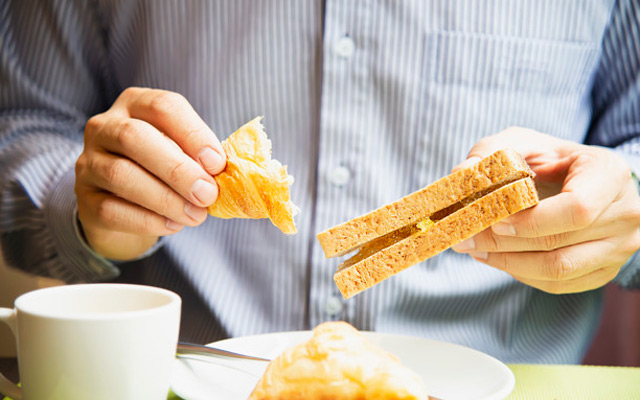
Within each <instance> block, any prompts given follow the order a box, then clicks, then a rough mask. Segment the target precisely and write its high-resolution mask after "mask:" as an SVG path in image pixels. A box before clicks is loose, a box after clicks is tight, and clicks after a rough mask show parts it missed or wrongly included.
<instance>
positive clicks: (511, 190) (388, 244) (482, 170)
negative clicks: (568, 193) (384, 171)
mask: <svg viewBox="0 0 640 400" xmlns="http://www.w3.org/2000/svg"><path fill="white" fill-rule="evenodd" d="M533 175H534V174H533V171H531V169H530V168H529V166H528V164H527V163H526V161H525V160H524V159H523V158H522V156H520V155H519V154H518V153H516V152H515V151H513V150H510V149H503V150H499V151H497V152H495V153H493V154H491V155H489V156H487V157H485V158H483V159H482V160H480V161H479V162H477V163H476V164H474V165H471V166H469V167H467V168H463V169H460V170H458V171H456V172H454V173H452V174H450V175H448V176H445V177H443V178H441V179H439V180H437V181H435V182H434V183H432V184H430V185H428V186H426V187H424V188H422V189H420V190H418V191H416V192H414V193H411V194H409V195H407V196H405V197H403V198H401V199H399V200H397V201H395V202H393V203H390V204H387V205H384V206H382V207H380V208H378V209H376V210H374V211H372V212H370V213H367V214H365V215H362V216H359V217H357V218H354V219H352V220H349V221H346V222H344V223H342V224H340V225H337V226H334V227H332V228H330V229H327V230H326V231H324V232H321V233H319V234H318V235H317V239H318V241H319V242H320V245H321V246H322V248H323V250H324V253H325V256H326V257H328V258H330V257H338V256H342V255H345V254H347V253H350V252H354V251H357V253H356V254H355V255H354V256H353V257H351V258H349V259H347V260H346V261H345V262H344V263H342V264H341V265H340V267H339V268H338V271H337V272H336V273H335V274H334V280H335V282H336V284H337V286H338V288H339V289H340V292H341V293H342V295H343V296H344V298H349V297H352V296H354V295H355V294H357V293H360V292H362V291H363V290H366V289H368V288H370V287H371V286H373V285H375V284H378V283H380V282H382V281H383V280H385V279H387V278H388V277H390V276H392V275H394V274H397V273H398V272H400V271H402V270H404V269H406V268H408V267H410V266H412V265H414V264H416V263H419V262H421V261H424V260H426V259H427V258H430V257H432V256H435V255H436V254H439V253H441V252H442V251H444V250H446V249H448V248H449V247H451V246H453V245H455V244H457V243H460V242H462V241H463V240H465V239H467V238H470V237H471V236H473V235H475V234H477V233H479V232H481V231H483V230H484V229H486V228H488V227H489V226H491V225H493V224H494V223H496V222H498V221H499V220H501V219H503V218H505V217H507V216H509V215H511V214H514V213H516V212H518V211H521V210H524V209H526V208H529V207H532V206H534V205H535V204H537V203H538V194H537V191H536V188H535V185H534V183H533V179H532V177H533Z"/></svg>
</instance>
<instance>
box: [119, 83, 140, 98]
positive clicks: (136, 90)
mask: <svg viewBox="0 0 640 400" xmlns="http://www.w3.org/2000/svg"><path fill="white" fill-rule="evenodd" d="M143 91H144V89H143V88H140V87H136V86H129V87H128V88H126V89H124V90H123V91H122V93H120V97H122V98H124V99H134V98H136V97H138V96H140V94H141V93H142V92H143Z"/></svg>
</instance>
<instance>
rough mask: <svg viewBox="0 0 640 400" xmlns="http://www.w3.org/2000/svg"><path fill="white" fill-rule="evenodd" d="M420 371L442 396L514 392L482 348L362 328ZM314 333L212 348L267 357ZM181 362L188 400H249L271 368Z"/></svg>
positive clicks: (176, 381) (497, 399)
mask: <svg viewBox="0 0 640 400" xmlns="http://www.w3.org/2000/svg"><path fill="white" fill-rule="evenodd" d="M363 334H364V335H366V336H367V338H368V339H369V340H371V341H372V342H374V343H377V344H379V345H380V346H382V347H383V348H385V349H386V350H388V351H390V352H392V353H393V354H395V355H396V356H398V357H399V358H400V360H401V361H402V363H403V364H404V365H406V366H407V367H409V368H411V369H413V370H414V371H415V372H417V373H418V374H420V376H422V378H423V379H424V381H425V383H426V385H427V389H428V390H429V394H430V395H431V396H435V397H439V398H441V399H443V400H501V399H504V398H505V397H507V395H509V393H511V391H512V390H513V387H514V385H515V378H514V376H513V373H512V372H511V370H510V369H509V368H508V367H507V366H506V365H504V364H503V363H501V362H500V361H498V360H496V359H495V358H493V357H491V356H489V355H487V354H484V353H482V352H479V351H476V350H472V349H470V348H467V347H464V346H459V345H455V344H451V343H445V342H438V341H435V340H429V339H423V338H418V337H411V336H400V335H390V334H383V333H375V332H363ZM310 337H311V332H310V331H299V332H281V333H270V334H265V335H256V336H245V337H240V338H235V339H227V340H222V341H219V342H215V343H212V344H211V346H214V347H218V348H221V349H225V350H230V351H235V352H238V353H243V354H250V355H255V356H258V357H264V358H269V359H271V358H274V357H276V356H277V355H278V354H280V353H281V352H282V351H283V350H284V349H286V348H288V347H291V346H293V345H296V344H298V343H302V342H304V341H306V340H308V339H309V338H310ZM215 362H216V363H215V364H214V363H211V362H206V361H201V360H184V359H181V360H177V361H176V364H175V369H174V376H173V379H172V383H171V389H172V390H173V391H174V393H176V394H177V395H178V396H180V397H182V398H183V399H185V400H210V399H228V400H246V399H247V397H248V396H249V394H250V393H251V390H253V387H254V386H255V384H256V382H257V381H258V379H259V378H260V376H262V373H263V372H264V369H265V368H266V364H267V363H265V362H259V361H246V360H236V359H233V360H229V361H227V360H223V361H218V359H216V360H215Z"/></svg>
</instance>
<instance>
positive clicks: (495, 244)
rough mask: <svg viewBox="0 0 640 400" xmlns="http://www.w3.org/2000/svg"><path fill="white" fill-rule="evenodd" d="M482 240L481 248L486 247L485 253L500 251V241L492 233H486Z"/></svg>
mask: <svg viewBox="0 0 640 400" xmlns="http://www.w3.org/2000/svg"><path fill="white" fill-rule="evenodd" d="M483 238H484V240H483V241H482V242H483V243H482V244H483V247H486V250H487V251H490V252H493V251H497V250H498V249H500V247H501V245H500V239H498V237H497V236H496V235H494V234H493V233H492V232H490V231H489V232H488V234H487V235H483Z"/></svg>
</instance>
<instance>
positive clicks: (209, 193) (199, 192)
mask: <svg viewBox="0 0 640 400" xmlns="http://www.w3.org/2000/svg"><path fill="white" fill-rule="evenodd" d="M191 193H193V196H194V197H195V198H196V199H198V201H200V203H202V204H207V205H208V204H212V203H213V202H214V201H215V199H216V196H217V194H218V188H217V187H215V186H214V185H212V184H211V183H209V182H207V181H205V180H204V179H198V180H197V181H195V183H194V184H193V186H191Z"/></svg>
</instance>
